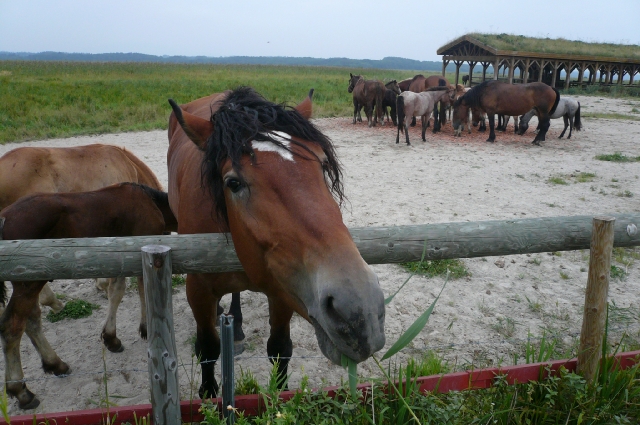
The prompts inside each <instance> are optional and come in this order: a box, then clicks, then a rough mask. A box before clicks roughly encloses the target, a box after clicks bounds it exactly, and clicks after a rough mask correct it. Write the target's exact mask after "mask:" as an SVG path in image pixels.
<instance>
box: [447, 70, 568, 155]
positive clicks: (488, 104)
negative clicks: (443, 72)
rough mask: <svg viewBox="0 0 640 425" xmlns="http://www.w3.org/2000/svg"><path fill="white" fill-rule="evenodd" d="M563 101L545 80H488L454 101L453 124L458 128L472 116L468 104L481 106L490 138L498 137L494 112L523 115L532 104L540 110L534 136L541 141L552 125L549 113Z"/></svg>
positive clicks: (492, 139) (489, 139) (537, 142)
mask: <svg viewBox="0 0 640 425" xmlns="http://www.w3.org/2000/svg"><path fill="white" fill-rule="evenodd" d="M559 101H560V93H558V91H557V90H556V89H554V88H551V87H549V86H548V85H546V84H544V83H529V84H508V83H503V82H502V81H496V80H489V81H485V82H484V83H482V84H479V85H477V86H475V87H473V88H472V89H471V90H469V91H468V92H467V93H465V94H464V95H463V96H462V97H460V98H459V99H458V100H456V101H455V102H454V104H453V128H459V127H460V126H461V125H463V123H466V122H467V120H468V119H469V114H468V111H469V108H473V107H476V108H479V109H481V110H482V111H483V112H485V113H486V114H487V115H488V117H489V129H490V134H489V138H488V139H487V142H494V141H495V140H496V133H495V116H494V115H495V114H501V115H510V116H516V115H523V114H525V113H527V112H529V111H530V110H531V109H532V108H536V110H537V111H538V113H539V114H540V115H539V117H540V121H541V130H540V133H538V134H537V135H536V138H535V139H534V140H533V144H535V145H540V142H541V141H544V140H545V135H546V134H547V130H548V129H549V116H550V115H551V114H553V113H554V112H555V110H556V107H557V106H558V102H559Z"/></svg>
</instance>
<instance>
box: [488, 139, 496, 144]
mask: <svg viewBox="0 0 640 425" xmlns="http://www.w3.org/2000/svg"><path fill="white" fill-rule="evenodd" d="M495 141H496V139H487V142H489V143H493V142H495Z"/></svg>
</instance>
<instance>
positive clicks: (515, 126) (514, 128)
mask: <svg viewBox="0 0 640 425" xmlns="http://www.w3.org/2000/svg"><path fill="white" fill-rule="evenodd" d="M519 128H520V127H519V126H518V116H517V115H514V116H513V132H514V133H515V134H518V129H519Z"/></svg>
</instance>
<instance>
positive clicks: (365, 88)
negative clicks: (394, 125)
mask: <svg viewBox="0 0 640 425" xmlns="http://www.w3.org/2000/svg"><path fill="white" fill-rule="evenodd" d="M349 75H350V76H351V78H349V87H348V88H347V91H348V92H349V93H352V94H353V123H354V124H355V123H356V118H357V116H358V115H359V114H360V108H362V107H364V113H365V115H366V116H367V122H368V123H369V127H372V126H374V125H375V124H376V123H377V122H379V123H380V125H384V122H383V120H382V119H383V109H382V101H383V100H384V93H385V91H386V88H385V86H384V84H383V83H382V82H381V81H378V80H365V79H364V78H363V77H362V76H361V75H353V74H351V73H350V74H349ZM374 109H375V112H376V116H375V117H374V116H373V111H374Z"/></svg>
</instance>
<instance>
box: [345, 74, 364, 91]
mask: <svg viewBox="0 0 640 425" xmlns="http://www.w3.org/2000/svg"><path fill="white" fill-rule="evenodd" d="M349 76H350V77H349V87H348V88H347V91H348V92H349V93H352V92H353V89H354V88H355V87H356V84H358V82H359V81H360V80H362V81H364V78H362V75H353V74H352V73H349Z"/></svg>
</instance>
